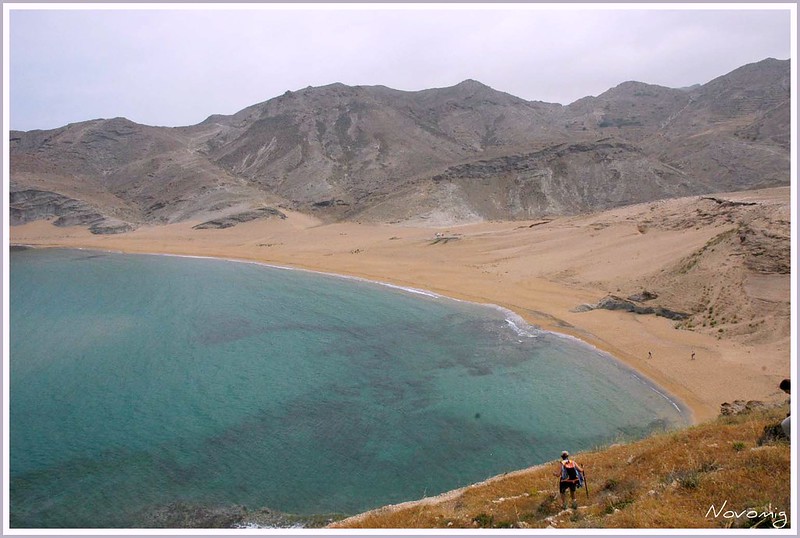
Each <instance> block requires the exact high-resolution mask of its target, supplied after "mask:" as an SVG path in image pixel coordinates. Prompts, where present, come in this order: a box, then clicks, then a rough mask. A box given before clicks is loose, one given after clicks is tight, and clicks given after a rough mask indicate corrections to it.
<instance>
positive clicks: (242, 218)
mask: <svg viewBox="0 0 800 538" xmlns="http://www.w3.org/2000/svg"><path fill="white" fill-rule="evenodd" d="M272 217H278V218H280V219H285V218H286V214H285V213H283V212H282V211H279V210H277V209H274V208H272V207H262V208H259V209H253V210H252V211H244V212H242V213H236V214H235V215H229V216H227V217H222V218H219V219H214V220H209V221H206V222H203V223H201V224H198V225H196V226H192V228H193V229H195V230H208V229H218V230H219V229H223V228H231V227H233V226H236V225H237V224H241V223H242V222H249V221H251V220H257V219H266V218H272Z"/></svg>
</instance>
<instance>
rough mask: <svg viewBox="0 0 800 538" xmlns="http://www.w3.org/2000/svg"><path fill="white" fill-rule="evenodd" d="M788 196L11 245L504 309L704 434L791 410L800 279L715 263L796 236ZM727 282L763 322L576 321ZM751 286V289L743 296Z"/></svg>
mask: <svg viewBox="0 0 800 538" xmlns="http://www.w3.org/2000/svg"><path fill="white" fill-rule="evenodd" d="M789 194H790V192H789V188H779V189H768V190H764V191H750V192H748V193H737V194H729V195H727V196H728V199H731V200H733V199H736V200H745V199H747V200H757V202H758V204H759V205H758V206H756V208H757V209H758V211H761V213H758V215H761V216H760V217H759V216H758V215H756V216H755V217H753V216H752V215H754V214H753V213H752V211H755V209H753V210H751V208H750V206H747V207H744V208H741V211H740V208H733V209H729V210H727V209H726V211H722V210H721V209H718V208H717V205H719V204H715V202H713V201H708V200H703V199H701V198H700V197H689V198H683V199H676V200H670V201H661V202H656V203H649V204H639V205H637V206H629V207H626V208H621V209H615V210H612V211H608V212H603V213H596V214H592V215H584V216H576V217H559V218H553V219H537V220H535V221H514V222H484V223H479V224H470V225H465V226H458V227H449V228H432V227H408V226H396V225H395V226H393V225H380V224H359V223H336V224H323V223H321V222H320V221H318V220H316V219H315V218H313V216H309V215H304V214H299V213H294V212H289V211H286V214H287V218H286V219H278V218H273V219H266V220H259V221H252V222H247V223H243V224H239V225H237V226H234V227H231V228H226V229H206V230H195V229H193V228H192V227H193V226H194V225H195V224H197V222H182V223H176V224H170V225H165V226H157V227H143V228H139V229H137V230H135V231H132V232H128V233H125V234H118V235H93V234H91V233H89V232H88V230H86V229H85V228H81V227H55V226H53V225H52V224H51V223H50V222H47V221H37V222H34V223H30V224H26V225H24V226H16V227H14V228H12V229H11V231H10V241H11V242H12V243H14V244H27V245H33V246H61V247H81V248H89V249H102V250H118V251H122V252H131V253H156V254H157V253H161V254H183V255H198V256H212V257H222V258H231V259H239V260H250V261H258V262H263V263H268V264H274V265H281V266H288V267H297V268H304V269H310V270H315V271H322V272H328V273H337V274H342V275H350V276H356V277H360V278H365V279H369V280H376V281H381V282H386V283H390V284H394V285H398V286H404V287H411V288H419V289H425V290H430V291H432V292H434V293H438V294H441V295H446V296H450V297H454V298H457V299H463V300H468V301H473V302H478V303H489V304H496V305H499V306H502V307H504V308H507V309H509V310H512V311H514V312H516V313H517V314H519V315H520V316H522V317H523V318H524V319H525V320H526V321H527V322H529V323H531V324H533V325H536V326H539V327H542V328H543V329H546V330H552V331H556V332H560V333H565V334H568V335H571V336H574V337H577V338H580V339H581V340H584V341H586V342H587V343H589V344H591V345H594V346H596V347H597V348H599V349H601V350H603V351H606V352H608V353H610V354H611V355H613V356H614V357H616V358H617V359H619V360H621V361H623V362H624V363H626V364H627V365H628V366H630V367H632V368H634V369H635V370H636V371H638V372H640V373H641V374H643V375H644V376H645V377H647V378H648V379H650V380H651V381H653V382H655V383H656V384H657V385H659V386H661V387H663V388H664V389H666V391H668V392H669V393H670V394H672V395H674V396H675V397H677V398H678V399H680V400H681V401H682V402H683V403H685V404H686V405H687V406H688V407H689V409H691V412H692V415H693V416H692V419H693V420H694V421H703V420H706V419H709V418H711V417H714V416H716V415H717V414H718V412H719V405H720V404H721V403H722V402H724V401H732V400H734V399H743V400H750V399H758V400H764V401H779V400H782V399H783V397H784V396H785V395H784V394H783V393H782V392H780V391H779V390H778V389H777V385H778V383H779V382H780V380H781V379H782V378H784V377H789V374H790V347H791V346H790V330H789V305H790V297H789V295H788V291H789V278H790V277H789V275H788V274H780V273H769V272H767V273H765V272H761V273H759V272H753V271H751V270H748V269H747V268H746V267H745V268H742V267H744V266H742V267H740V266H739V265H736V264H740V261H741V260H740V258H742V257H741V256H738V255H737V253H736V252H729V253H728V255H724V252H723V251H722V250H719V252H717V250H718V249H721V246H718V247H717V248H714V249H713V250H714V251H715V252H714V254H708V253H709V252H710V251H711V250H712V248H713V247H712V248H709V245H710V244H711V245H717V243H714V242H715V241H721V240H720V239H719V238H720V237H722V238H727V237H728V236H729V235H732V234H733V233H734V231H735V230H741V226H742V224H741V222H743V221H744V220H746V219H751V221H752V222H756V220H757V218H760V219H761V220H759V221H758V222H762V221H763V222H767V224H763V226H768V225H769V226H773V225H774V226H777V227H778V228H780V227H781V226H784V224H785V226H786V227H787V229H788V221H789V220H790V219H789V216H788V213H789V209H788V206H789V197H790V196H789ZM721 211H722V212H721ZM736 211H740V212H739V213H736ZM744 211H751V212H750V213H745V212H744ZM715 212H716V213H715ZM708 215H711V216H710V217H708ZM732 215H733V216H732ZM686 219H689V220H688V221H687V220H686ZM782 219H783V220H782ZM751 221H747V222H748V223H750V222H751ZM775 223H777V224H775ZM753 226H755V224H753ZM769 229H770V230H772V232H770V233H772V235H775V233H777V232H775V230H773V229H772V228H769ZM781 229H782V228H781ZM759 230H760V228H759ZM778 232H780V230H778ZM781 233H782V232H781ZM777 236H780V233H777ZM732 241H733V240H732ZM730 244H732V245H735V241H733V242H731V243H730ZM780 244H782V243H780ZM720 245H721V243H720ZM722 246H724V245H722ZM788 248H789V245H788V238H787V244H786V251H787V252H788ZM698 252H700V253H702V255H703V256H704V257H702V256H700V255H699V254H697V253H698ZM707 254H708V255H707ZM708 256H711V257H708ZM713 256H721V258H720V260H721V261H716V258H714V257H713ZM695 258H698V259H700V258H702V259H703V260H705V261H702V260H701V261H702V263H698V262H696V261H695V264H696V265H697V267H698V268H697V269H696V268H695V267H694V266H692V267H691V268H690V269H691V270H688V269H687V270H686V272H685V273H684V272H683V269H684V268H685V267H686V262H685V260H695ZM706 258H707V259H706ZM681 263H683V265H681ZM703 263H705V264H709V263H711V264H718V265H719V270H717V268H715V267H712V268H711V270H710V271H706V273H703V272H702V271H701V269H702V267H701V266H702V264H703ZM723 264H725V265H723ZM740 265H741V264H740ZM748 271H749V272H748ZM707 273H708V274H707ZM687 279H688V280H687ZM703 279H705V280H703ZM725 279H728V280H730V283H729V284H730V286H728V287H729V288H731V289H733V290H734V291H736V293H733V292H730V293H729V294H728V295H730V297H729V296H728V295H725V296H724V299H725V301H726V302H728V303H730V302H732V301H734V302H735V301H741V304H740V305H737V304H733V305H732V307H733V308H734V309H735V310H736V311H738V312H748V313H749V314H748V315H749V316H750V317H751V318H752V319H737V320H736V321H735V322H733V321H731V320H726V321H725V324H724V325H721V326H720V328H722V327H723V326H724V327H725V328H724V329H723V331H724V332H722V331H720V332H717V331H718V329H717V327H716V325H715V326H714V329H713V330H712V329H711V328H710V327H700V326H699V321H698V325H697V326H695V327H693V328H691V329H692V330H688V329H687V328H680V329H678V328H676V322H675V321H672V320H668V319H665V318H661V317H656V316H653V315H635V314H631V313H628V312H621V311H606V310H593V311H589V312H577V311H575V309H576V307H578V306H579V305H581V304H593V303H597V302H598V301H599V300H600V299H601V298H602V297H604V296H606V295H608V294H617V295H624V294H626V293H633V292H635V291H637V290H640V289H641V288H642V287H644V286H649V285H655V286H656V287H657V288H658V290H657V291H660V292H663V294H664V297H665V298H666V299H667V300H669V301H671V304H670V305H665V306H672V303H674V304H675V305H678V306H681V307H687V306H690V307H691V306H692V305H694V304H695V303H696V302H697V301H699V300H700V298H699V295H700V293H701V292H700V291H698V290H703V291H702V293H704V294H708V293H710V294H712V295H713V294H714V293H717V294H718V290H717V287H718V286H719V285H720V282H722V281H724V280H725ZM742 279H743V280H744V281H745V282H746V285H742V286H740V288H741V289H742V290H743V291H738V290H739V288H737V287H736V286H737V285H738V284H737V282H738V280H742ZM718 281H719V282H718ZM687 283H689V284H691V285H688V284H687ZM722 283H724V284H726V286H727V285H728V283H727V281H725V282H722ZM701 284H702V287H700V285H701ZM715 286H717V287H715ZM712 288H713V289H712ZM725 289H727V288H725ZM715 290H717V291H715ZM704 297H705V295H704ZM753 305H755V306H753ZM695 318H696V319H698V320H699V314H698V315H697V316H695ZM715 321H717V320H715ZM748 327H749V328H748ZM692 353H695V359H694V360H692V358H691V356H692ZM649 354H652V355H651V357H652V358H648V357H649Z"/></svg>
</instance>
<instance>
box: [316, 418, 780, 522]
mask: <svg viewBox="0 0 800 538" xmlns="http://www.w3.org/2000/svg"><path fill="white" fill-rule="evenodd" d="M785 413H786V407H785V406H781V407H777V408H770V409H757V410H753V411H750V412H746V413H742V414H739V415H735V416H720V417H719V418H717V419H716V420H712V421H709V422H706V423H703V424H700V425H698V426H693V427H690V428H686V429H682V430H679V431H674V432H668V433H662V434H658V435H654V436H652V437H649V438H647V439H644V440H641V441H638V442H634V443H630V444H624V445H613V446H611V447H608V448H605V449H600V450H597V451H592V452H583V453H580V454H576V455H574V457H575V460H576V461H578V462H579V463H581V464H582V465H583V466H584V468H585V470H586V477H587V484H588V495H587V492H586V489H583V490H578V500H579V505H580V506H579V508H578V509H577V510H571V509H568V510H561V503H560V501H559V500H558V498H557V497H558V496H557V478H556V477H554V476H553V473H554V471H555V470H556V464H555V462H554V463H552V464H546V465H541V466H537V467H533V468H530V469H526V470H522V471H517V472H514V473H508V474H506V475H502V476H498V477H495V478H492V479H490V480H487V481H486V482H483V483H480V484H476V485H473V486H469V487H466V488H462V489H460V490H456V491H453V492H450V493H445V494H443V495H440V496H438V497H433V498H428V499H423V500H421V501H417V502H410V503H404V504H400V505H395V506H389V507H384V508H380V509H378V510H374V511H371V512H367V513H365V514H361V515H358V516H354V517H351V518H348V519H345V520H342V521H339V522H337V523H334V524H332V525H331V526H332V527H348V528H558V529H561V528H673V529H674V528H725V527H728V528H730V527H733V528H737V527H769V528H786V529H788V528H790V527H791V514H790V507H791V497H790V495H791V488H790V483H791V480H790V475H791V465H790V454H791V449H790V445H789V442H788V441H786V440H775V439H766V440H765V439H763V436H764V433H765V428H768V427H771V426H774V425H776V424H778V423H779V422H780V420H782V419H783V417H784V416H785ZM555 456H556V457H557V455H555Z"/></svg>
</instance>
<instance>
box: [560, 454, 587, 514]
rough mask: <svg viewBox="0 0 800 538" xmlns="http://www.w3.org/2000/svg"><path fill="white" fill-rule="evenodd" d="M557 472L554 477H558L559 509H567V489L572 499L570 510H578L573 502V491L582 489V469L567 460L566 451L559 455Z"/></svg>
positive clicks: (576, 503) (576, 504) (576, 502)
mask: <svg viewBox="0 0 800 538" xmlns="http://www.w3.org/2000/svg"><path fill="white" fill-rule="evenodd" d="M558 466H559V470H558V471H556V473H555V475H556V476H560V477H561V478H560V480H559V483H558V492H559V493H560V494H561V508H562V509H563V510H566V509H567V496H566V493H567V489H569V494H570V496H571V497H572V508H578V501H577V500H575V490H576V489H577V488H580V487H583V468H582V467H581V466H580V465H578V463H577V462H575V461H572V460H571V459H569V452H567V451H566V450H565V451H564V452H562V453H561V461H559V462H558Z"/></svg>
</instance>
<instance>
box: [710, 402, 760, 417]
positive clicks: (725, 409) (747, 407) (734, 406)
mask: <svg viewBox="0 0 800 538" xmlns="http://www.w3.org/2000/svg"><path fill="white" fill-rule="evenodd" d="M763 407H764V402H762V401H760V400H748V401H745V400H734V401H733V402H732V403H731V402H725V403H723V404H722V405H720V406H719V414H720V415H723V416H732V415H739V414H741V413H749V412H750V411H752V410H753V409H760V408H763Z"/></svg>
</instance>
